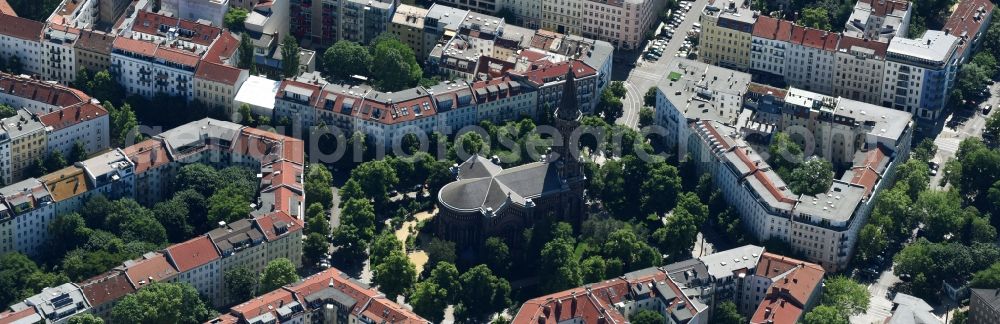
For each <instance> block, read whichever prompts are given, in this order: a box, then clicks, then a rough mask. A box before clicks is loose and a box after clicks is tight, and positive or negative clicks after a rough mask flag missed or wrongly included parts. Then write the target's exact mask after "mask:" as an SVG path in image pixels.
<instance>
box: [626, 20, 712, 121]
mask: <svg viewBox="0 0 1000 324" xmlns="http://www.w3.org/2000/svg"><path fill="white" fill-rule="evenodd" d="M707 3H708V0H697V1H694V4H693V5H692V6H691V10H690V11H688V12H687V14H685V18H684V21H682V22H681V24H680V26H678V27H677V29H676V30H675V31H674V38H672V39H670V40H669V41H668V42H667V45H666V47H665V48H664V50H663V57H661V58H660V59H659V60H656V61H646V60H644V59H643V58H642V54H643V53H644V52H645V51H643V52H640V53H639V55H633V56H637V57H636V58H635V61H634V62H635V68H632V69H631V70H630V71H628V74H627V77H626V78H625V79H624V80H621V79H620V78H619V79H617V80H619V81H624V83H625V89H627V90H628V94H627V95H626V96H625V99H624V100H622V104H623V105H624V112H623V113H622V117H621V118H618V120H617V121H615V122H616V123H618V124H621V125H625V126H629V127H632V128H636V127H638V125H639V109H641V108H642V105H643V98H642V97H643V95H644V94H646V91H647V90H649V88H650V87H653V86H655V85H656V83H657V82H659V81H660V80H661V79H663V77H664V76H665V75H666V74H667V63H668V62H670V61H671V60H673V59H676V57H675V56H674V55H675V54H677V51H678V50H680V48H681V45H683V43H684V38H685V37H686V35H687V32H688V31H689V30H691V27H693V25H694V23H696V22H698V18H699V17H700V15H701V10H702V9H703V8H704V7H705V4H707ZM658 30H659V29H658ZM646 46H649V44H648V42H647V44H646ZM646 46H644V48H645V47H646ZM630 57H632V56H630ZM623 63H625V62H623ZM619 65H620V66H624V67H625V68H628V65H627V64H619Z"/></svg>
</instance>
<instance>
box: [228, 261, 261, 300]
mask: <svg viewBox="0 0 1000 324" xmlns="http://www.w3.org/2000/svg"><path fill="white" fill-rule="evenodd" d="M224 276H225V278H224V280H225V282H226V296H228V297H229V300H234V301H243V300H250V299H251V298H253V297H254V296H256V295H257V273H256V272H254V271H253V270H250V268H247V267H237V268H235V269H232V270H229V271H226V273H225V275H224Z"/></svg>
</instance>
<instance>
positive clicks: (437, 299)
mask: <svg viewBox="0 0 1000 324" xmlns="http://www.w3.org/2000/svg"><path fill="white" fill-rule="evenodd" d="M447 299H448V292H447V291H445V289H444V288H441V287H440V286H438V285H437V284H435V283H433V282H429V281H424V282H419V283H417V284H416V285H415V286H414V288H413V295H412V296H410V300H409V301H410V305H413V312H414V313H417V315H420V316H421V317H423V318H426V319H427V320H430V321H431V322H433V323H440V322H441V320H443V319H444V309H445V308H446V307H448V300H447Z"/></svg>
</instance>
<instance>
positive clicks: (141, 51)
mask: <svg viewBox="0 0 1000 324" xmlns="http://www.w3.org/2000/svg"><path fill="white" fill-rule="evenodd" d="M112 47H113V48H116V49H120V50H124V51H128V52H132V53H135V54H138V55H142V56H146V57H153V55H155V54H156V48H157V47H156V44H153V43H150V42H147V41H141V40H138V39H131V38H128V37H117V38H115V42H114V44H112Z"/></svg>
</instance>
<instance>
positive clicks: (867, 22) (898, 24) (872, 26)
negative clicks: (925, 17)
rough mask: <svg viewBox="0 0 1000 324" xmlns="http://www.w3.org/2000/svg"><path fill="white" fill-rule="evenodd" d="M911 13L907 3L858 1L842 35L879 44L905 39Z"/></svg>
mask: <svg viewBox="0 0 1000 324" xmlns="http://www.w3.org/2000/svg"><path fill="white" fill-rule="evenodd" d="M912 11H913V7H912V6H910V2H909V1H901V0H859V1H858V2H857V3H855V4H854V11H852V12H851V17H850V18H848V19H847V22H846V23H845V24H844V35H845V36H850V37H854V38H861V39H870V40H877V41H880V42H888V41H889V40H891V39H892V38H893V37H896V36H902V37H906V33H907V30H909V26H910V15H911V13H912Z"/></svg>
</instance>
